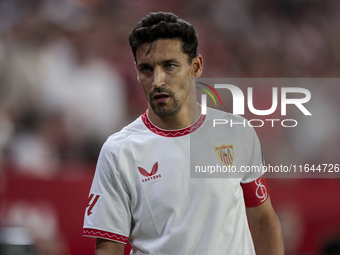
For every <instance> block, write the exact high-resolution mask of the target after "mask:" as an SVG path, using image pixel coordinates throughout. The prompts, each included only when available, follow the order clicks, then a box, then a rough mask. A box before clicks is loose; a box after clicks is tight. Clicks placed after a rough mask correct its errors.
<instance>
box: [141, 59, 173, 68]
mask: <svg viewBox="0 0 340 255" xmlns="http://www.w3.org/2000/svg"><path fill="white" fill-rule="evenodd" d="M169 63H176V64H179V61H178V60H177V59H175V58H173V59H166V60H163V61H161V62H160V64H161V65H164V64H169ZM144 66H150V64H148V63H139V64H137V67H138V68H140V67H144Z"/></svg>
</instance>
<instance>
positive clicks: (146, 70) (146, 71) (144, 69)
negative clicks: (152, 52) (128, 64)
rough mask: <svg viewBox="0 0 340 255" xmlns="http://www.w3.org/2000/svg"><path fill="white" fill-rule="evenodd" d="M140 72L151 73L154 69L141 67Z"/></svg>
mask: <svg viewBox="0 0 340 255" xmlns="http://www.w3.org/2000/svg"><path fill="white" fill-rule="evenodd" d="M139 70H140V71H141V72H143V73H150V72H151V71H152V68H151V67H150V66H141V67H140V68H139Z"/></svg>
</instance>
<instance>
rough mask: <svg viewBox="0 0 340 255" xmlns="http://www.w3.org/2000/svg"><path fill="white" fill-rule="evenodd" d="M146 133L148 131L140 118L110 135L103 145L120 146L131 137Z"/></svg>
mask: <svg viewBox="0 0 340 255" xmlns="http://www.w3.org/2000/svg"><path fill="white" fill-rule="evenodd" d="M146 132H148V129H147V128H146V127H145V125H144V123H143V121H142V119H141V116H140V117H138V118H137V119H136V120H134V121H133V122H131V123H130V124H128V125H127V126H125V127H124V128H122V129H121V130H120V131H118V132H116V133H114V134H112V135H110V136H109V137H108V138H107V140H106V142H105V144H104V145H114V146H115V147H116V146H119V145H122V144H123V143H124V142H125V141H127V140H129V139H130V138H131V137H133V136H136V135H143V134H145V133H146Z"/></svg>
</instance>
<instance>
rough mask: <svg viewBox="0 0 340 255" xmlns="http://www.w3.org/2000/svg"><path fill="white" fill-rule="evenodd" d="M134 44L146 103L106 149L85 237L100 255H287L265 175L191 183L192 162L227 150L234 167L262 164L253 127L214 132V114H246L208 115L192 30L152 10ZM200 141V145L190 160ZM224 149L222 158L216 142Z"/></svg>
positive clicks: (134, 35)
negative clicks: (201, 99)
mask: <svg viewBox="0 0 340 255" xmlns="http://www.w3.org/2000/svg"><path fill="white" fill-rule="evenodd" d="M129 42H130V46H131V48H132V52H133V54H134V57H135V61H136V62H135V66H136V70H137V76H138V80H139V82H140V83H141V85H142V87H143V90H144V93H145V96H146V98H147V100H148V102H149V104H148V109H147V111H146V112H145V113H144V114H143V115H142V116H141V117H139V118H138V119H137V120H136V121H134V122H133V123H131V124H130V125H128V126H127V127H125V128H123V129H122V130H121V131H120V132H118V133H116V134H114V135H112V136H111V137H109V139H108V140H107V141H106V142H105V144H104V146H103V148H102V150H101V153H100V156H99V159H98V164H97V169H96V173H95V176H94V180H93V184H92V187H91V191H90V197H89V204H88V207H87V209H86V213H85V222H84V235H86V236H90V237H95V238H97V244H96V255H106V254H123V253H124V244H125V243H127V242H128V241H129V242H130V243H131V244H132V251H131V252H132V253H131V254H152V255H154V254H176V255H177V254H184V255H189V254H192V255H197V254H202V255H210V254H224V255H231V254H244V255H249V254H255V251H256V254H267V255H282V254H283V243H282V235H281V227H280V223H279V221H278V218H277V217H276V215H275V213H274V211H273V209H272V206H271V203H270V199H269V198H268V194H267V191H266V186H265V180H264V178H261V176H258V174H257V173H256V174H244V173H243V174H242V176H240V177H238V178H190V160H191V161H192V162H191V163H199V162H202V160H203V161H204V162H207V163H209V164H211V165H212V164H216V162H222V161H219V160H220V159H219V157H218V156H217V155H220V154H221V153H223V152H224V151H223V148H224V147H223V146H224V145H225V144H227V145H229V147H228V146H226V147H225V148H227V147H228V149H229V151H233V157H232V158H230V159H232V162H231V161H230V162H229V166H231V165H234V166H236V167H238V168H239V167H240V166H241V165H261V164H262V155H261V148H260V145H259V141H258V138H257V136H256V134H255V132H254V130H253V129H251V128H249V127H247V128H244V127H243V126H242V127H238V128H236V127H235V128H225V127H223V129H216V130H214V129H212V120H213V118H231V117H233V118H236V119H237V120H240V119H242V118H241V117H238V116H234V115H231V114H227V113H224V112H221V111H217V110H213V109H210V108H208V111H207V114H206V115H203V114H201V110H200V105H199V104H197V102H196V91H195V79H196V78H198V77H200V75H201V73H202V68H203V58H202V56H201V55H199V54H197V45H198V43H197V37H196V31H195V29H194V28H193V26H192V25H190V24H189V23H187V22H185V21H183V20H181V19H178V18H177V17H176V16H175V15H173V14H170V13H152V14H149V15H148V16H146V17H145V18H144V19H142V20H141V21H140V22H139V23H138V24H137V26H136V28H134V29H133V30H132V32H131V34H130V38H129ZM215 133H217V134H215ZM194 135H195V137H198V140H200V141H199V144H201V145H202V146H200V147H202V149H199V150H197V152H196V151H195V153H193V155H190V143H191V140H190V139H191V138H192V137H193V136H194ZM195 139H196V138H195ZM196 140H197V139H196ZM222 144H223V146H221V147H218V148H219V150H220V151H219V153H220V154H218V153H217V151H216V148H215V149H214V145H222ZM221 151H222V152H221ZM228 153H230V152H228ZM190 156H192V157H190ZM260 175H261V174H260ZM259 188H261V191H262V192H263V194H264V196H262V197H261V196H256V194H257V193H258V192H259V190H258V189H259ZM256 192H257V193H256ZM259 197H260V198H259ZM247 219H248V221H247ZM248 222H249V225H248ZM249 228H250V229H251V231H250V230H249Z"/></svg>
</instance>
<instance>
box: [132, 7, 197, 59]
mask: <svg viewBox="0 0 340 255" xmlns="http://www.w3.org/2000/svg"><path fill="white" fill-rule="evenodd" d="M176 38H178V39H180V40H181V41H182V51H183V53H185V54H187V55H188V62H189V64H191V62H192V60H193V59H194V58H195V57H196V56H197V46H198V40H197V33H196V30H195V28H194V27H193V26H192V25H191V24H190V23H188V22H186V21H184V20H182V19H180V18H178V17H177V16H176V15H174V14H173V13H165V12H157V13H150V14H149V15H147V16H146V17H145V18H143V19H142V20H141V21H140V22H138V24H137V26H136V27H135V28H134V29H133V30H132V31H131V32H130V36H129V43H130V47H131V49H132V52H133V56H134V57H135V60H136V51H137V49H138V47H139V46H141V45H142V44H144V43H152V42H155V41H157V40H158V39H176Z"/></svg>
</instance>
